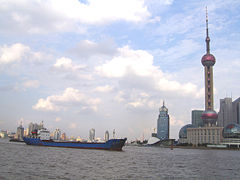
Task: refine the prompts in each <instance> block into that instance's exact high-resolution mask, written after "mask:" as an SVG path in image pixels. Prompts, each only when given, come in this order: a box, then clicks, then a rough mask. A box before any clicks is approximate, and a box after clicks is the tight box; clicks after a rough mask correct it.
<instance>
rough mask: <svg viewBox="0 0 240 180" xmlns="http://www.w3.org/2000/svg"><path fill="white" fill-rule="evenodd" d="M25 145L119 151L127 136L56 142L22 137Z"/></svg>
mask: <svg viewBox="0 0 240 180" xmlns="http://www.w3.org/2000/svg"><path fill="white" fill-rule="evenodd" d="M23 140H24V142H25V143H26V144H27V145H35V146H51V147H64V148H79V149H103V150H115V151H121V150H122V147H123V146H124V145H125V142H126V140H127V138H125V139H110V140H108V141H107V142H105V143H87V142H72V141H66V142H57V141H52V140H41V139H39V138H28V137H24V138H23Z"/></svg>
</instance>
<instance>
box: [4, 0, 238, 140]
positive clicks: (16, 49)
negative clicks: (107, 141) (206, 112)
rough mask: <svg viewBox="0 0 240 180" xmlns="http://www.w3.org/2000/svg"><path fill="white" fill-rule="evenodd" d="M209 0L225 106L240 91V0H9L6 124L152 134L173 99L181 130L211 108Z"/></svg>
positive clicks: (217, 79)
mask: <svg viewBox="0 0 240 180" xmlns="http://www.w3.org/2000/svg"><path fill="white" fill-rule="evenodd" d="M205 6H208V12H209V33H210V38H211V42H210V43H211V45H210V48H211V53H212V54H214V56H215V57H216V64H215V66H214V87H215V109H216V111H218V109H219V99H220V98H224V97H226V96H232V98H233V100H234V99H236V98H238V97H239V95H240V94H239V92H240V87H239V85H238V83H237V82H238V81H239V77H240V72H239V68H240V60H239V57H240V51H239V50H240V43H239V42H240V41H239V40H240V33H239V27H240V22H239V19H240V14H239V12H240V2H239V1H238V0H229V1H220V0H212V1H207V0H203V1H185V0H183V1H176V0H146V1H144V0H85V1H77V0H68V1H65V0H45V1H41V0H38V1H37V0H31V1H28V0H22V1H17V0H10V1H9V0H8V1H4V0H3V1H0V13H1V17H0V27H1V28H0V39H1V42H0V98H1V102H0V129H9V130H12V131H14V130H15V129H16V127H17V125H18V124H19V122H20V121H23V124H24V126H25V127H27V125H28V124H29V123H30V122H37V123H39V122H41V121H42V120H43V121H44V124H45V126H46V127H48V128H49V129H50V130H54V129H56V128H60V129H61V130H62V132H66V133H67V135H74V136H80V137H82V138H87V137H88V131H89V129H91V128H95V129H96V135H97V136H98V137H101V138H102V137H103V135H104V132H105V131H106V130H108V131H109V132H112V130H113V129H115V130H116V135H117V136H118V137H128V138H129V139H135V138H141V137H142V136H143V134H144V136H145V137H146V138H147V137H149V136H150V134H151V132H152V131H153V128H156V126H157V118H158V109H159V107H161V105H162V101H163V100H165V104H166V106H167V107H168V109H169V114H170V118H171V120H170V124H171V127H170V137H171V138H178V132H179V129H180V128H181V127H182V126H183V125H185V124H188V123H190V122H191V110H192V109H203V108H204V89H203V88H204V86H203V85H204V82H203V66H202V65H201V57H202V56H203V55H204V54H205Z"/></svg>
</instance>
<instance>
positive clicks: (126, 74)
mask: <svg viewBox="0 0 240 180" xmlns="http://www.w3.org/2000/svg"><path fill="white" fill-rule="evenodd" d="M118 51H119V55H118V56H115V57H113V58H112V60H110V61H108V62H106V63H105V64H103V65H101V66H98V67H96V68H95V69H96V71H97V73H98V74H99V75H101V76H105V77H108V78H123V81H128V79H132V81H133V82H132V83H135V86H136V83H138V84H142V86H141V87H144V84H143V83H146V82H147V83H148V85H147V86H152V87H149V89H155V90H160V91H164V92H169V91H170V92H171V91H172V92H176V93H178V94H181V95H193V96H194V97H199V95H200V94H201V92H199V90H198V87H197V86H196V85H195V84H193V83H190V82H187V83H184V84H183V83H180V82H178V81H175V80H172V79H171V76H169V75H168V74H166V73H163V72H162V71H161V70H160V69H159V68H158V67H157V66H154V65H153V56H152V55H151V54H150V53H148V52H147V51H144V50H132V49H130V48H129V47H128V46H125V47H123V48H119V49H118ZM131 76H132V77H131ZM134 76H135V77H134ZM134 78H135V79H134ZM144 78H147V80H145V79H144ZM151 82H152V83H151ZM139 105H140V104H139V103H138V106H139ZM135 106H136V103H135Z"/></svg>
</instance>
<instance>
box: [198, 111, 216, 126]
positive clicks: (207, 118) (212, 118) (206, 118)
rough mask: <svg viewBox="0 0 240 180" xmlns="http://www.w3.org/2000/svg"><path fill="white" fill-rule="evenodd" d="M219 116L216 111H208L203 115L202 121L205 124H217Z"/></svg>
mask: <svg viewBox="0 0 240 180" xmlns="http://www.w3.org/2000/svg"><path fill="white" fill-rule="evenodd" d="M217 118H218V114H217V113H216V111H214V110H206V111H204V112H203V113H202V120H203V123H204V124H209V123H210V124H216V121H217Z"/></svg>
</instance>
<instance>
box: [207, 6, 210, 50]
mask: <svg viewBox="0 0 240 180" xmlns="http://www.w3.org/2000/svg"><path fill="white" fill-rule="evenodd" d="M206 35H207V37H206V45H207V47H206V48H207V53H210V43H209V42H210V38H209V36H208V12H207V6H206Z"/></svg>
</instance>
